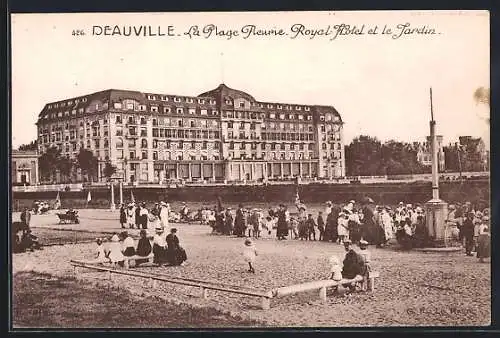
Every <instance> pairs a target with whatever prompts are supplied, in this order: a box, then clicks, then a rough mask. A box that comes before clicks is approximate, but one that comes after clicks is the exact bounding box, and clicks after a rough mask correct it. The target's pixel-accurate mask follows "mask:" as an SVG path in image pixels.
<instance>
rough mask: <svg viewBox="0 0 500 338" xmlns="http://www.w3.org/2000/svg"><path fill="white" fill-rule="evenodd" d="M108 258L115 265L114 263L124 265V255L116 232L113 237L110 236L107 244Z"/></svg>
mask: <svg viewBox="0 0 500 338" xmlns="http://www.w3.org/2000/svg"><path fill="white" fill-rule="evenodd" d="M108 258H109V259H110V261H111V263H112V264H113V266H115V267H116V265H120V266H123V265H124V257H123V253H122V248H121V245H120V239H119V238H118V235H117V234H114V235H113V237H111V243H110V244H109V253H108Z"/></svg>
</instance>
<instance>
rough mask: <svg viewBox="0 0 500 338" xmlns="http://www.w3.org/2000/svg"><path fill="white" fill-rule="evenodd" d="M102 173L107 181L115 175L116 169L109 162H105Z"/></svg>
mask: <svg viewBox="0 0 500 338" xmlns="http://www.w3.org/2000/svg"><path fill="white" fill-rule="evenodd" d="M103 173H104V176H105V177H106V178H107V179H108V181H109V180H110V179H111V177H112V176H113V175H114V174H115V173H116V167H115V166H114V165H112V164H111V162H110V161H107V162H106V164H105V165H104V169H103Z"/></svg>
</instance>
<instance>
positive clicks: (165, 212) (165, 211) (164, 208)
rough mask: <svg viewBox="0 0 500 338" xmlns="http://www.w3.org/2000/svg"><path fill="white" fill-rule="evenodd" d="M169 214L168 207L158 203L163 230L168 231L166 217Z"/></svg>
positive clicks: (162, 202)
mask: <svg viewBox="0 0 500 338" xmlns="http://www.w3.org/2000/svg"><path fill="white" fill-rule="evenodd" d="M169 213H170V206H169V205H168V204H167V203H165V202H164V201H161V202H160V221H161V224H162V226H163V228H165V229H168V217H169Z"/></svg>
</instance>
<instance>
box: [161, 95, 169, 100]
mask: <svg viewBox="0 0 500 338" xmlns="http://www.w3.org/2000/svg"><path fill="white" fill-rule="evenodd" d="M160 100H162V101H168V97H167V96H164V95H162V96H160Z"/></svg>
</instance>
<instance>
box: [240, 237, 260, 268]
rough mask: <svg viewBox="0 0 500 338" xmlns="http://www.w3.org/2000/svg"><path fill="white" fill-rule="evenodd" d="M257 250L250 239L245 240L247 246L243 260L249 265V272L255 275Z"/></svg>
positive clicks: (244, 249) (244, 248)
mask: <svg viewBox="0 0 500 338" xmlns="http://www.w3.org/2000/svg"><path fill="white" fill-rule="evenodd" d="M257 255H258V254H257V249H256V248H255V244H253V242H252V240H251V239H250V238H247V239H246V240H245V246H244V247H243V258H244V259H245V262H246V263H247V264H248V272H251V273H255V268H254V265H255V260H256V258H257Z"/></svg>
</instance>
